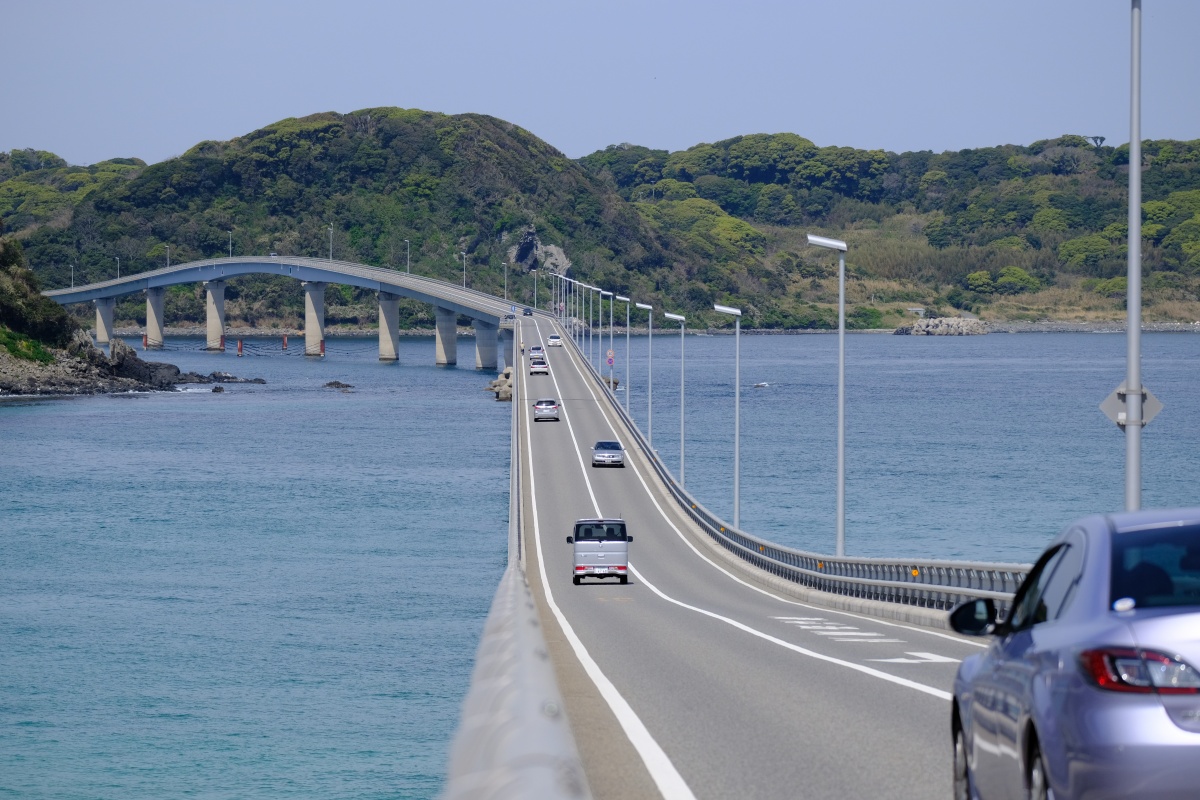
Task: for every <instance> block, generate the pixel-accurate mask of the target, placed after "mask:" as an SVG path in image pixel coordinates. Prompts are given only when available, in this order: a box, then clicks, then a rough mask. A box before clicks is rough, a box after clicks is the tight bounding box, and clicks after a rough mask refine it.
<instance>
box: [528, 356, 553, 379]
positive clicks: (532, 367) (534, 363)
mask: <svg viewBox="0 0 1200 800" xmlns="http://www.w3.org/2000/svg"><path fill="white" fill-rule="evenodd" d="M529 374H530V375H549V374H550V365H549V364H547V363H546V360H545V359H543V358H535V359H532V360H530V362H529Z"/></svg>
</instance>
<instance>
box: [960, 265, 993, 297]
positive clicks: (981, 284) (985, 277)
mask: <svg viewBox="0 0 1200 800" xmlns="http://www.w3.org/2000/svg"><path fill="white" fill-rule="evenodd" d="M967 288H968V289H970V290H971V291H972V292H978V293H979V294H991V293H992V292H994V291H996V285H995V284H994V283H992V276H991V274H990V273H989V272H988V271H987V270H983V269H981V270H979V271H978V272H972V273H971V274H970V275H968V276H967Z"/></svg>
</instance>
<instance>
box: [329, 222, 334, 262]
mask: <svg viewBox="0 0 1200 800" xmlns="http://www.w3.org/2000/svg"><path fill="white" fill-rule="evenodd" d="M329 260H330V261H333V223H332V222H331V223H329Z"/></svg>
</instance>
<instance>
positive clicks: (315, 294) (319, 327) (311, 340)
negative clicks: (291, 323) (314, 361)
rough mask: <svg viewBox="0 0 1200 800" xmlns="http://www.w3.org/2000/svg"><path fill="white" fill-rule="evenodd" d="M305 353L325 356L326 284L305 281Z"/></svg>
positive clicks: (303, 283)
mask: <svg viewBox="0 0 1200 800" xmlns="http://www.w3.org/2000/svg"><path fill="white" fill-rule="evenodd" d="M301 286H303V287H304V355H306V356H323V355H325V353H324V348H323V345H324V343H325V284H324V283H322V282H321V281H303V282H302V283H301Z"/></svg>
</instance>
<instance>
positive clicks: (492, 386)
mask: <svg viewBox="0 0 1200 800" xmlns="http://www.w3.org/2000/svg"><path fill="white" fill-rule="evenodd" d="M512 382H513V368H512V367H505V368H504V372H502V373H500V377H499V378H496V380H494V381H492V382H491V383H489V384H488V385H487V386H485V387H484V389H483V390H484V391H485V392H495V393H496V399H497V400H507V401H508V402H510V403H511V402H512V395H513V393H512Z"/></svg>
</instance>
